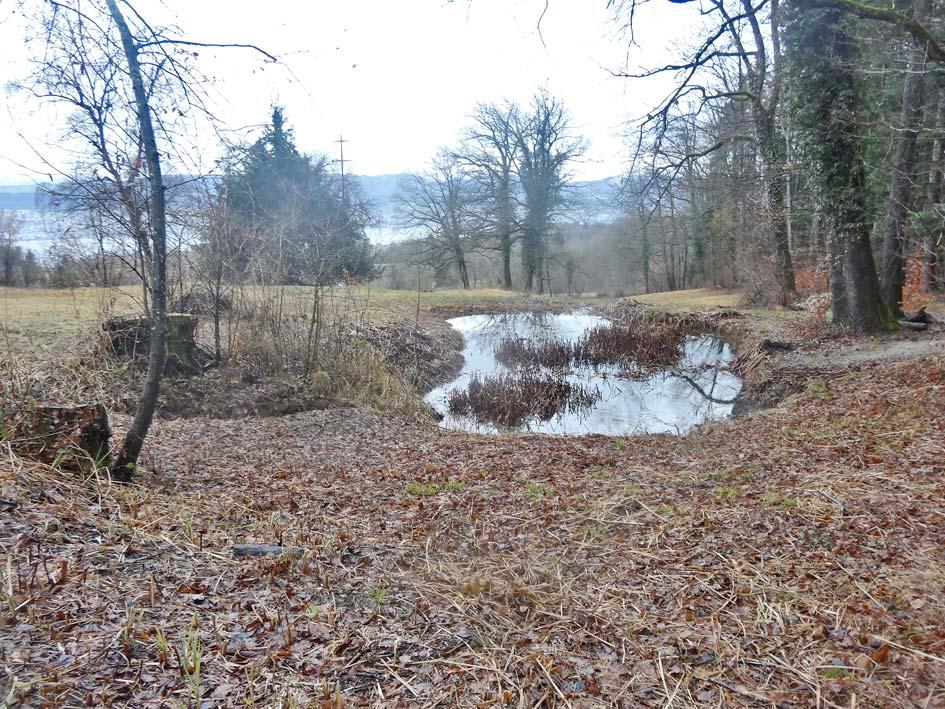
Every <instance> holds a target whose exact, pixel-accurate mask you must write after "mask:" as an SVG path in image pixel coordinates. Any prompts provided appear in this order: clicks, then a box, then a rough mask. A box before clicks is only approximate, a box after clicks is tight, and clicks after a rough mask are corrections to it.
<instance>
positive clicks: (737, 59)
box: [610, 0, 796, 302]
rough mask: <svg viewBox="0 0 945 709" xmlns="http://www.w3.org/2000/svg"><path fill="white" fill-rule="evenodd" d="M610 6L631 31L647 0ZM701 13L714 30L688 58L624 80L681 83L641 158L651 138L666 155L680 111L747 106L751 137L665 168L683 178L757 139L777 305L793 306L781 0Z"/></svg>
mask: <svg viewBox="0 0 945 709" xmlns="http://www.w3.org/2000/svg"><path fill="white" fill-rule="evenodd" d="M681 1H682V2H689V1H691V0H681ZM610 4H611V5H612V6H613V7H614V8H615V9H616V10H617V13H618V16H619V17H621V18H622V19H623V22H624V23H625V24H626V26H627V27H628V28H629V29H630V30H631V32H632V29H633V27H632V24H633V18H634V16H635V13H636V12H637V11H638V9H639V6H640V5H642V4H643V3H642V2H641V0H611V2H610ZM703 14H704V15H705V16H707V17H711V18H713V20H714V24H713V25H712V26H711V28H710V29H709V30H708V31H707V32H706V34H705V36H704V37H703V38H702V40H701V41H700V43H699V45H698V46H697V47H696V48H695V49H694V50H693V51H692V52H691V54H689V55H688V56H687V57H686V58H684V59H683V60H681V61H680V62H678V63H674V64H668V65H665V66H662V67H658V68H656V69H653V70H650V71H646V72H643V73H640V74H629V73H621V74H619V75H620V76H625V77H628V78H643V77H650V76H655V75H660V74H672V75H674V76H677V77H678V83H677V84H676V86H675V87H674V88H673V90H672V91H670V93H669V96H668V97H667V98H666V99H665V100H664V101H663V103H662V104H661V105H660V106H659V107H657V109H656V110H654V111H653V112H651V113H650V114H649V115H648V116H647V117H646V118H645V119H644V121H643V122H642V124H641V126H640V138H639V140H638V146H637V148H638V152H639V151H640V150H641V148H642V147H643V144H644V141H643V136H644V135H646V134H647V133H652V134H654V135H655V136H656V137H655V140H654V143H653V146H652V148H651V149H652V151H653V152H654V153H655V154H657V155H659V154H661V153H662V152H663V145H662V143H663V134H664V133H665V132H666V131H667V129H668V128H669V126H670V124H671V122H672V120H673V113H674V111H676V110H677V109H679V108H680V107H686V110H687V111H692V112H693V113H694V114H695V115H699V114H700V113H701V112H702V111H704V110H706V109H710V108H711V107H714V106H717V105H720V104H723V103H726V102H730V101H733V100H734V101H742V102H745V103H747V104H748V106H749V109H750V110H749V114H750V118H751V132H750V135H745V134H744V133H741V134H738V133H735V134H728V135H722V136H720V137H719V138H718V140H716V141H715V142H713V143H712V144H710V145H706V146H698V147H696V146H693V147H694V149H693V150H692V152H689V153H687V154H685V155H682V156H679V157H678V158H677V159H676V160H669V161H668V162H667V164H666V165H665V166H664V168H663V169H664V170H669V171H671V172H673V173H677V172H679V171H682V170H683V169H684V168H685V166H687V165H691V163H692V160H693V159H699V158H702V157H705V156H707V155H709V154H711V153H713V152H715V151H717V150H720V149H721V148H723V147H724V146H726V145H727V144H729V143H731V142H733V141H744V140H752V141H753V142H754V143H755V144H756V145H757V148H758V156H759V157H760V158H761V164H762V168H763V177H764V186H765V196H766V200H767V205H766V207H767V213H768V231H769V233H770V239H771V245H772V247H773V250H774V254H775V275H776V278H777V281H778V286H779V288H780V294H779V298H780V300H781V301H782V302H787V301H789V300H791V299H792V298H793V297H794V294H795V291H796V283H795V275H794V262H793V257H792V255H791V248H790V243H789V242H790V239H789V229H788V215H787V208H786V204H785V162H786V159H785V158H786V155H785V143H784V139H783V135H782V130H781V126H780V125H779V119H778V116H779V108H780V103H781V88H782V68H781V63H782V62H781V5H780V0H765V1H763V2H760V3H757V4H754V3H752V2H751V0H709V1H708V4H707V6H706V9H705V11H704V12H703ZM731 62H734V63H735V65H736V69H737V83H736V84H735V85H732V84H731V83H730V82H726V81H720V80H719V79H720V77H721V76H722V75H723V74H724V73H725V71H724V70H723V69H721V68H720V67H721V66H723V65H725V64H727V63H731Z"/></svg>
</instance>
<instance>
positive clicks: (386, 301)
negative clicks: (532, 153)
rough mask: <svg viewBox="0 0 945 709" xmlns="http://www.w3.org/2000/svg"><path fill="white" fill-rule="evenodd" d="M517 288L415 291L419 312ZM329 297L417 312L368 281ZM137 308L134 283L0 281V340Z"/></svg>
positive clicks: (287, 291)
mask: <svg viewBox="0 0 945 709" xmlns="http://www.w3.org/2000/svg"><path fill="white" fill-rule="evenodd" d="M279 290H280V289H277V288H245V289H243V291H242V293H243V294H244V295H245V296H246V297H248V298H250V299H256V300H262V299H263V298H264V296H265V295H269V296H273V297H275V296H276V295H277V294H278V292H279ZM281 295H282V297H283V298H284V299H285V304H286V312H289V313H292V312H296V313H297V312H307V311H308V308H309V305H308V304H309V303H310V302H311V298H312V289H311V288H306V287H301V286H289V287H285V288H284V289H281ZM522 297H523V296H522V295H521V294H520V293H516V292H510V291H503V290H497V289H486V290H471V291H464V290H442V291H433V292H421V293H420V294H419V303H420V313H421V315H422V314H425V313H427V312H429V310H430V308H433V307H437V306H461V305H464V304H472V303H475V304H476V305H484V306H488V305H490V304H496V305H497V306H498V305H500V304H501V303H502V302H508V301H510V300H513V299H516V298H518V299H521V298H522ZM328 299H329V301H330V302H331V303H334V304H336V305H337V304H340V303H342V302H345V303H347V304H349V305H350V306H351V307H353V308H354V309H356V310H357V311H358V313H359V315H360V317H362V318H363V319H365V320H368V321H404V320H408V319H410V318H412V317H414V316H415V315H416V312H417V301H418V295H417V292H416V291H409V290H387V289H383V288H369V287H362V286H357V287H351V288H346V287H339V288H336V289H333V290H332V291H331V293H330V294H329V295H328ZM140 310H141V300H140V291H139V289H138V288H137V287H131V286H128V287H117V288H74V289H61V290H60V289H45V288H3V287H0V338H2V340H0V343H2V347H3V349H4V350H7V351H12V352H15V353H17V354H22V353H27V352H29V351H32V350H35V349H38V348H42V347H44V346H47V345H49V344H52V343H53V342H56V341H61V340H64V339H68V338H70V337H75V336H78V335H82V334H85V333H91V332H92V331H93V330H94V329H95V328H96V327H97V325H98V323H99V322H101V321H102V320H103V319H104V318H106V317H108V316H111V315H123V314H127V313H133V312H139V311H140Z"/></svg>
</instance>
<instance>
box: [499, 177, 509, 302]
mask: <svg viewBox="0 0 945 709" xmlns="http://www.w3.org/2000/svg"><path fill="white" fill-rule="evenodd" d="M499 199H501V200H502V206H501V209H502V224H500V225H499V229H500V230H501V232H500V234H499V248H500V249H501V251H502V287H503V288H505V290H512V207H511V204H510V201H511V196H510V195H509V192H508V190H507V189H504V190H502V191H501V194H500V195H499Z"/></svg>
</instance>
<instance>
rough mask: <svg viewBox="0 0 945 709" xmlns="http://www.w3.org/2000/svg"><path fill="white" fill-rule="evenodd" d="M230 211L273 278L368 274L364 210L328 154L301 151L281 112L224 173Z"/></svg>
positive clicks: (314, 280)
mask: <svg viewBox="0 0 945 709" xmlns="http://www.w3.org/2000/svg"><path fill="white" fill-rule="evenodd" d="M224 190H225V198H226V202H227V211H228V213H229V214H231V215H233V217H234V220H235V221H236V222H237V224H238V226H239V227H241V228H242V229H243V230H244V231H245V232H249V233H250V234H251V235H252V237H253V248H252V250H251V251H250V252H249V253H251V258H253V259H256V263H255V265H256V266H258V267H260V271H261V272H262V273H264V274H265V276H266V279H267V280H269V281H271V282H279V281H281V282H283V283H295V284H308V285H311V284H323V283H330V282H334V281H337V280H338V279H339V278H348V277H350V278H355V279H361V278H369V277H371V276H372V274H373V262H372V255H371V247H370V243H369V242H368V239H367V237H366V236H365V233H364V227H365V224H366V221H367V218H366V209H365V208H364V206H363V204H361V202H360V200H358V199H357V196H356V194H355V189H354V186H353V185H345V184H341V183H340V182H339V180H337V179H336V178H335V176H334V175H333V174H331V172H330V171H329V170H328V161H327V159H326V158H324V157H312V156H309V155H305V154H304V153H300V152H299V150H298V149H297V148H296V146H295V141H294V137H293V134H292V130H291V129H290V128H288V127H287V126H286V121H285V115H284V113H283V110H282V109H281V108H279V107H276V108H274V109H273V111H272V122H271V124H270V125H269V126H267V128H266V130H265V132H264V133H263V135H262V136H261V137H260V138H259V139H258V140H257V141H256V142H255V143H253V144H252V145H251V146H250V147H249V148H248V149H246V150H245V152H243V153H242V154H240V155H238V156H237V157H236V159H235V160H233V161H231V166H230V167H229V169H228V170H227V172H226V175H225V179H224Z"/></svg>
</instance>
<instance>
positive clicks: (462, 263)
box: [456, 251, 469, 290]
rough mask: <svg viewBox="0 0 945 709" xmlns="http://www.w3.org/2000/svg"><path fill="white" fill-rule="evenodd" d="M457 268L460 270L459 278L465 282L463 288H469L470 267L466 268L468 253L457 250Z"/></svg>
mask: <svg viewBox="0 0 945 709" xmlns="http://www.w3.org/2000/svg"><path fill="white" fill-rule="evenodd" d="M456 269H457V270H458V271H459V279H460V280H461V281H462V282H463V288H464V289H465V290H469V269H467V268H466V255H465V254H464V253H463V252H462V251H457V252H456Z"/></svg>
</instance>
